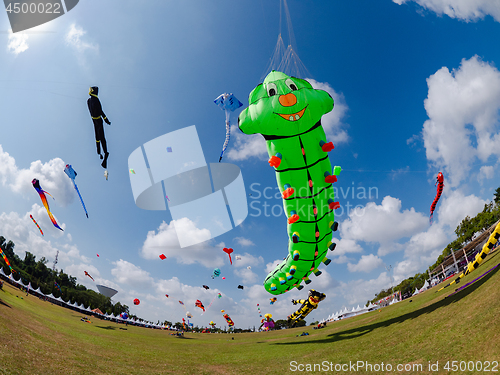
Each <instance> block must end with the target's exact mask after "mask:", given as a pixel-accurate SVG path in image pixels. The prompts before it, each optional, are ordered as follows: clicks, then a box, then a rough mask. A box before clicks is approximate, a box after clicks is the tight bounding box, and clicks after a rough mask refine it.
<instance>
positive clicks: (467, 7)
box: [392, 0, 500, 22]
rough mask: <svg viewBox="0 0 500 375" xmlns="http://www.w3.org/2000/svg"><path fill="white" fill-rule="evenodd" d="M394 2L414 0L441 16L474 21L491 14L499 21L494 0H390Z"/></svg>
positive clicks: (499, 13)
mask: <svg viewBox="0 0 500 375" xmlns="http://www.w3.org/2000/svg"><path fill="white" fill-rule="evenodd" d="M392 1H393V2H395V3H396V4H399V5H401V4H404V3H408V2H410V1H414V2H415V3H417V4H418V5H420V6H421V7H422V8H425V9H428V10H430V11H432V12H435V13H436V14H437V15H439V16H441V15H443V14H446V15H447V16H449V17H450V18H457V19H460V20H463V21H466V22H475V21H477V20H480V19H483V18H484V17H485V16H487V15H490V16H492V17H493V18H494V19H495V21H497V22H500V6H499V4H498V1H496V0H392Z"/></svg>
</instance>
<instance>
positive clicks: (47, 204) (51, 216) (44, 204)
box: [37, 189, 63, 230]
mask: <svg viewBox="0 0 500 375" xmlns="http://www.w3.org/2000/svg"><path fill="white" fill-rule="evenodd" d="M37 192H38V194H39V195H40V199H41V200H42V203H43V206H44V207H45V209H46V210H47V213H48V214H49V218H50V221H52V224H54V226H55V227H56V228H57V229H60V230H63V229H62V228H61V227H60V226H59V225H57V221H56V219H55V218H54V216H53V215H52V213H51V212H50V208H49V202H47V197H46V196H45V194H44V193H47V192H46V191H44V190H41V189H40V190H37ZM47 194H49V193H47ZM49 195H50V194H49ZM50 196H51V197H52V195H50ZM52 199H54V197H52Z"/></svg>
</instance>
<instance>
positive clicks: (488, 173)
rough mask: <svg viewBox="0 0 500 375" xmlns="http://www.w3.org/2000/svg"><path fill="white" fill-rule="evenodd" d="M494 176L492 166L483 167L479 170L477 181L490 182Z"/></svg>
mask: <svg viewBox="0 0 500 375" xmlns="http://www.w3.org/2000/svg"><path fill="white" fill-rule="evenodd" d="M494 175H495V168H494V167H493V166H492V165H483V166H482V167H481V168H479V174H478V175H477V180H478V181H479V182H482V181H483V180H484V179H486V180H490V179H492V178H493V176H494Z"/></svg>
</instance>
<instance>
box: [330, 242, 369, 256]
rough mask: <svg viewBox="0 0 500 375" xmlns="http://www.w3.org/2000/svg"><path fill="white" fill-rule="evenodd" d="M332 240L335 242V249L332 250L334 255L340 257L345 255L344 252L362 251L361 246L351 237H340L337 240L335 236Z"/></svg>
mask: <svg viewBox="0 0 500 375" xmlns="http://www.w3.org/2000/svg"><path fill="white" fill-rule="evenodd" d="M332 242H335V243H336V244H337V246H336V247H335V250H333V255H334V256H339V257H342V256H345V254H349V253H362V252H363V248H362V247H361V246H360V245H359V244H358V243H356V241H355V240H353V239H348V238H342V239H341V240H337V239H336V238H333V240H332ZM345 259H347V258H345Z"/></svg>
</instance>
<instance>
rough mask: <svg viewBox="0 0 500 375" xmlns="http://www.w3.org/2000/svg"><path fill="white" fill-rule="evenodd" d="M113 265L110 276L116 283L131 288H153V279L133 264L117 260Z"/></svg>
mask: <svg viewBox="0 0 500 375" xmlns="http://www.w3.org/2000/svg"><path fill="white" fill-rule="evenodd" d="M113 264H114V266H115V267H114V268H113V269H111V274H112V275H113V276H114V277H115V280H116V281H117V282H118V283H122V284H127V285H132V286H140V285H142V286H146V287H153V286H154V279H153V278H152V277H151V276H149V272H147V271H144V270H143V269H141V268H140V267H138V266H136V265H135V264H132V263H130V262H127V261H126V260H123V259H120V260H117V261H115V262H113Z"/></svg>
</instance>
